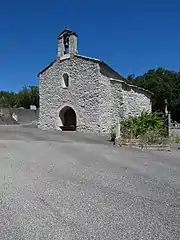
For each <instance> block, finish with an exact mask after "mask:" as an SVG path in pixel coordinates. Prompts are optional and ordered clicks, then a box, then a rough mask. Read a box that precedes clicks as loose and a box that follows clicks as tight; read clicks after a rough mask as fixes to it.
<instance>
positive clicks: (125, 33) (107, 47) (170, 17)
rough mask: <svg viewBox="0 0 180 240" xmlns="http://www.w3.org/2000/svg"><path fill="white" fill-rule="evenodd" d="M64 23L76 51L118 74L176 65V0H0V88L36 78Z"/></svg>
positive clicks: (179, 42) (179, 12)
mask: <svg viewBox="0 0 180 240" xmlns="http://www.w3.org/2000/svg"><path fill="white" fill-rule="evenodd" d="M64 27H68V28H70V29H72V30H73V31H76V32H77V33H78V37H79V41H78V44H79V53H80V54H82V55H86V56H90V57H96V58H100V59H101V60H103V61H105V62H107V63H108V64H109V65H110V66H112V67H113V68H114V69H115V70H117V71H118V72H120V73H121V74H122V75H123V76H127V75H128V74H131V73H134V74H135V75H140V74H143V73H144V72H146V71H147V70H148V69H149V68H155V67H158V66H161V67H165V68H168V69H173V70H179V69H180V1H178V0H171V1H170V0H136V1H135V0H126V1H125V0H111V1H110V0H68V1H67V0H66V1H64V0H51V1H50V0H43V1H42V0H31V1H25V0H16V1H15V0H0V33H1V34H0V90H9V91H18V90H19V89H20V88H21V87H23V86H24V85H35V84H38V78H37V74H38V72H39V71H40V70H42V69H43V68H44V67H45V66H46V65H47V64H49V63H50V62H51V61H52V60H54V59H55V58H56V52H57V35H58V33H59V32H61V31H62V30H63V28H64Z"/></svg>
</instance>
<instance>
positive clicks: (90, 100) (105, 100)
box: [39, 55, 151, 133]
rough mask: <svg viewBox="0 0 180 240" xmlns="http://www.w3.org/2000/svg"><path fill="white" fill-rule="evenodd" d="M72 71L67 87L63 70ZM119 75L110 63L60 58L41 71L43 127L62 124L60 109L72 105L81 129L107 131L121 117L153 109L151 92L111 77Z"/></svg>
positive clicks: (40, 117)
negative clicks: (149, 93)
mask: <svg viewBox="0 0 180 240" xmlns="http://www.w3.org/2000/svg"><path fill="white" fill-rule="evenodd" d="M64 73H67V74H68V75H69V87H67V88H65V85H64V84H62V82H63V74H64ZM111 75H112V76H117V75H118V74H117V73H116V72H114V71H113V70H112V69H111V68H109V67H107V65H106V64H102V63H101V62H100V61H98V60H96V59H94V60H93V59H89V58H87V57H82V56H77V55H74V56H69V57H67V58H65V59H63V60H62V59H61V60H60V59H59V58H57V60H56V61H54V62H53V63H52V64H51V65H50V67H49V68H47V69H45V71H44V72H42V73H41V74H40V86H39V92H40V116H39V127H40V128H41V129H43V130H50V129H52V130H53V129H58V130H60V126H62V125H63V124H62V121H61V118H60V117H59V114H60V111H61V110H62V109H63V108H64V107H66V106H69V107H71V108H72V109H73V110H74V111H75V113H76V117H77V130H78V131H85V132H106V133H108V132H109V131H110V129H111V127H114V126H115V124H116V121H117V119H123V118H124V117H127V116H129V115H132V116H134V115H138V114H140V112H141V111H142V110H145V111H151V101H150V95H148V93H146V92H145V91H143V90H141V89H137V88H135V87H133V86H130V85H128V83H125V82H124V79H123V78H122V79H121V77H120V75H118V76H119V80H114V79H111V78H109V77H111Z"/></svg>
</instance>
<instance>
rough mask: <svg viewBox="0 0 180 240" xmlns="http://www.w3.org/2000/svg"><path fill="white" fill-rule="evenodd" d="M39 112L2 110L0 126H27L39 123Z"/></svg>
mask: <svg viewBox="0 0 180 240" xmlns="http://www.w3.org/2000/svg"><path fill="white" fill-rule="evenodd" d="M38 118H39V110H30V109H21V108H1V109H0V125H14V124H27V123H32V122H34V121H38Z"/></svg>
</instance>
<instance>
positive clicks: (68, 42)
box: [58, 29, 78, 58]
mask: <svg viewBox="0 0 180 240" xmlns="http://www.w3.org/2000/svg"><path fill="white" fill-rule="evenodd" d="M71 54H78V51H77V34H76V33H75V32H73V31H71V30H69V29H65V30H64V31H63V32H62V33H60V34H59V36H58V57H60V58H62V57H64V56H69V55H71Z"/></svg>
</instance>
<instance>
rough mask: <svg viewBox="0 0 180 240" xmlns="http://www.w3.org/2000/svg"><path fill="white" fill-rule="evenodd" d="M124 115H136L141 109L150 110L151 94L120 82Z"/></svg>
mask: <svg viewBox="0 0 180 240" xmlns="http://www.w3.org/2000/svg"><path fill="white" fill-rule="evenodd" d="M122 93H123V101H124V107H123V108H124V117H125V118H126V117H128V116H138V115H139V114H140V113H141V112H142V111H143V110H144V111H147V112H151V110H152V109H151V107H152V105H151V95H150V93H148V92H146V91H144V90H141V89H139V88H137V87H134V86H132V85H127V84H122Z"/></svg>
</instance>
